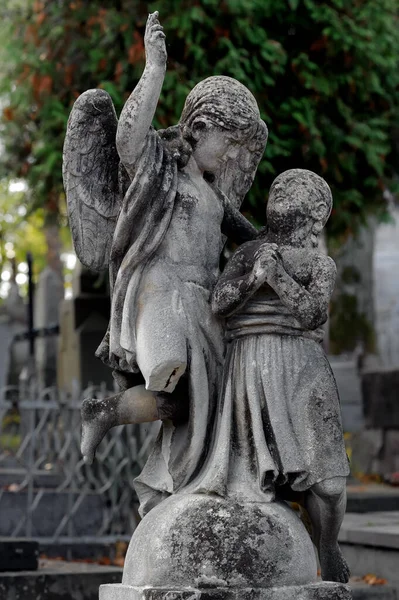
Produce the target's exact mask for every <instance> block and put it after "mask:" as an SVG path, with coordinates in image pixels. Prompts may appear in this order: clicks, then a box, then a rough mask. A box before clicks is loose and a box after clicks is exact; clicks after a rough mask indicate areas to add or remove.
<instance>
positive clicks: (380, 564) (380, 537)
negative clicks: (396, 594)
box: [339, 511, 399, 588]
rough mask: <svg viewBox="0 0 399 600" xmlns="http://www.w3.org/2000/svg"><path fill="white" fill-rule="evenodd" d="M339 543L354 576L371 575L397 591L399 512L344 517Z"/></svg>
mask: <svg viewBox="0 0 399 600" xmlns="http://www.w3.org/2000/svg"><path fill="white" fill-rule="evenodd" d="M339 542H340V546H341V549H342V552H343V554H344V556H345V558H346V560H347V561H348V564H349V568H350V570H351V572H352V573H353V574H355V575H360V576H363V575H365V574H367V573H373V574H375V575H376V576H377V577H383V578H385V579H387V581H388V583H389V584H390V585H392V586H393V587H396V588H399V511H391V512H375V513H369V514H354V513H349V514H346V515H345V519H344V522H343V524H342V527H341V531H340V534H339Z"/></svg>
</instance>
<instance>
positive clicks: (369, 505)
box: [346, 484, 399, 513]
mask: <svg viewBox="0 0 399 600" xmlns="http://www.w3.org/2000/svg"><path fill="white" fill-rule="evenodd" d="M347 495H348V503H347V507H346V510H347V513H368V512H381V511H399V487H391V486H387V485H380V484H379V485H348V486H347Z"/></svg>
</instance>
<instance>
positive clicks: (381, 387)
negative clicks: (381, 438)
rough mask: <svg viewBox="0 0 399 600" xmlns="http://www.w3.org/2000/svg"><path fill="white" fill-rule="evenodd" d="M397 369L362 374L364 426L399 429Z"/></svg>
mask: <svg viewBox="0 0 399 600" xmlns="http://www.w3.org/2000/svg"><path fill="white" fill-rule="evenodd" d="M398 390H399V369H380V370H377V371H372V372H366V373H363V374H362V394H363V409H364V416H365V419H366V425H367V426H368V427H372V428H382V429H393V428H399V402H398V399H399V392H398Z"/></svg>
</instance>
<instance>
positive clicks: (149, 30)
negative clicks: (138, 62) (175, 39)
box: [144, 11, 168, 67]
mask: <svg viewBox="0 0 399 600" xmlns="http://www.w3.org/2000/svg"><path fill="white" fill-rule="evenodd" d="M158 14H159V13H158V11H155V12H154V13H152V14H150V15H148V20H147V25H146V28H145V35H144V46H145V54H146V60H147V64H149V65H154V66H157V67H164V66H165V65H166V60H167V58H168V55H167V53H166V44H165V34H164V32H163V27H162V25H161V24H160V22H159V19H158Z"/></svg>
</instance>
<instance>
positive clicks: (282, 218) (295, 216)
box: [266, 178, 313, 233]
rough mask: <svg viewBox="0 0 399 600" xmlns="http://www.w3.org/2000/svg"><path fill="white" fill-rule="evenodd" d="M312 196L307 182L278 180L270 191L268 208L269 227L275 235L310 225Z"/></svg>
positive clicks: (295, 179)
mask: <svg viewBox="0 0 399 600" xmlns="http://www.w3.org/2000/svg"><path fill="white" fill-rule="evenodd" d="M312 196H313V194H312V189H311V187H310V186H309V183H308V182H307V181H305V180H302V179H297V178H293V179H291V180H289V181H288V182H283V181H280V182H279V181H278V180H277V181H276V182H275V183H274V184H273V185H272V188H271V190H270V194H269V200H268V203H267V208H266V216H267V224H268V227H269V228H270V229H271V230H272V231H274V232H275V233H278V232H289V231H295V230H297V229H298V228H301V227H303V226H305V225H306V224H307V223H310V221H311V220H312V216H311V212H312Z"/></svg>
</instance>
